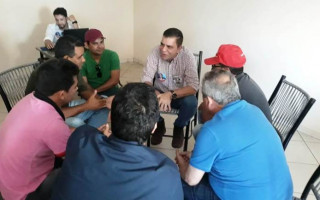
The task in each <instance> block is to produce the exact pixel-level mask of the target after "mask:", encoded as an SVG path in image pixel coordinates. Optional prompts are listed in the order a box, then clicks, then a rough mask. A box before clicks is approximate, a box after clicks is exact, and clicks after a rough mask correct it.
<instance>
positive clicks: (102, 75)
mask: <svg viewBox="0 0 320 200" xmlns="http://www.w3.org/2000/svg"><path fill="white" fill-rule="evenodd" d="M104 40H105V37H104V36H103V35H102V33H101V31H99V30H97V29H90V30H88V31H87V32H86V34H85V47H86V48H87V49H88V51H86V52H85V53H84V55H83V56H84V58H85V59H86V62H85V63H84V64H83V67H82V69H81V73H82V76H83V78H84V80H85V81H86V82H87V83H89V85H91V87H93V88H94V89H96V90H97V92H98V94H99V95H106V96H112V95H115V94H116V93H117V91H118V86H117V85H118V83H119V80H120V61H119V57H118V54H117V53H116V52H114V51H111V50H109V49H105V45H104Z"/></svg>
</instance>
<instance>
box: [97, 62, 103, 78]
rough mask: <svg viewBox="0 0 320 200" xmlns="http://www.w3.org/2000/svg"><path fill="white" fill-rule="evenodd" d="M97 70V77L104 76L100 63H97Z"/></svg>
mask: <svg viewBox="0 0 320 200" xmlns="http://www.w3.org/2000/svg"><path fill="white" fill-rule="evenodd" d="M96 71H97V77H98V78H101V77H102V72H101V67H100V65H99V64H97V65H96Z"/></svg>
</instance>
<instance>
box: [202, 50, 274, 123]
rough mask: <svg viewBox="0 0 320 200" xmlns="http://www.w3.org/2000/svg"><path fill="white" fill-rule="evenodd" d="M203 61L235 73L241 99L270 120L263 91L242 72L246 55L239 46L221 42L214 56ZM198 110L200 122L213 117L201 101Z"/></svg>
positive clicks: (213, 66)
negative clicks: (256, 108) (258, 109)
mask: <svg viewBox="0 0 320 200" xmlns="http://www.w3.org/2000/svg"><path fill="white" fill-rule="evenodd" d="M204 63H205V64H206V65H211V66H212V69H214V68H216V67H220V68H224V69H226V70H229V71H230V72H231V73H232V74H233V75H235V76H236V79H237V82H238V85H239V90H240V94H241V99H243V100H246V101H247V102H248V103H250V104H253V105H255V106H257V107H258V108H260V110H261V111H262V112H263V113H264V115H265V116H266V118H267V119H268V120H269V121H270V122H272V118H271V112H270V108H269V104H268V101H267V99H266V97H265V95H264V93H263V91H262V90H261V88H260V87H259V86H258V84H257V83H256V82H255V81H254V80H253V79H252V78H250V76H249V75H248V74H246V73H244V72H243V66H244V64H245V63H246V56H245V55H244V53H243V52H242V50H241V48H240V47H239V46H237V45H233V44H223V45H221V46H220V47H219V50H218V52H217V54H216V56H214V57H211V58H207V59H205V60H204ZM199 110H200V111H201V118H202V119H201V121H202V122H205V121H208V120H210V119H211V118H212V117H213V116H212V115H211V114H210V113H207V112H206V110H205V109H203V103H201V104H200V106H199Z"/></svg>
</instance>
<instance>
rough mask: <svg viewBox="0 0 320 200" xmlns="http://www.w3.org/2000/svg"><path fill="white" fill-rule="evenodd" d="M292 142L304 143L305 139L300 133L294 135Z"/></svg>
mask: <svg viewBox="0 0 320 200" xmlns="http://www.w3.org/2000/svg"><path fill="white" fill-rule="evenodd" d="M291 141H300V142H302V141H303V139H302V137H301V135H300V133H299V132H298V131H297V132H295V133H294V134H293V136H292V138H291Z"/></svg>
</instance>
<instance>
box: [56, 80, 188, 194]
mask: <svg viewBox="0 0 320 200" xmlns="http://www.w3.org/2000/svg"><path fill="white" fill-rule="evenodd" d="M158 110H159V107H158V102H157V98H156V95H155V92H154V89H153V88H152V87H151V86H148V85H147V84H144V83H130V84H127V85H126V86H125V87H123V88H122V89H121V90H120V91H119V92H118V93H117V95H116V96H115V98H114V100H113V102H112V107H111V130H112V135H111V136H109V133H108V127H106V128H107V130H105V131H104V134H101V132H100V131H99V130H97V129H95V128H93V127H90V126H87V125H84V126H82V127H80V128H78V129H76V131H75V132H74V133H73V134H72V135H71V137H70V139H69V141H68V144H67V151H66V159H65V161H64V164H63V167H62V169H61V173H60V175H59V177H58V179H57V181H56V184H55V188H54V194H53V197H52V199H53V200H56V199H69V200H70V199H77V200H80V199H104V200H106V199H126V200H127V199H152V200H156V199H174V200H176V199H183V191H182V185H181V179H180V176H179V172H178V169H177V166H176V165H175V164H174V163H173V162H172V161H171V160H170V159H169V158H168V157H166V156H165V155H164V154H162V153H160V152H158V151H155V150H152V149H149V148H148V147H145V146H144V145H143V144H144V143H145V142H146V140H147V138H148V137H149V135H150V134H151V132H153V131H154V130H155V128H156V122H157V120H158V117H159V111H158ZM108 136H109V137H108Z"/></svg>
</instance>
